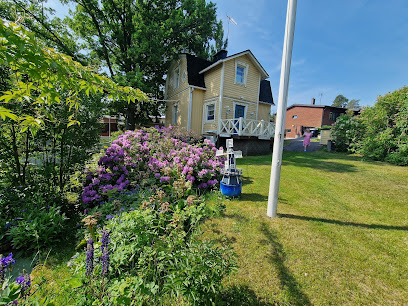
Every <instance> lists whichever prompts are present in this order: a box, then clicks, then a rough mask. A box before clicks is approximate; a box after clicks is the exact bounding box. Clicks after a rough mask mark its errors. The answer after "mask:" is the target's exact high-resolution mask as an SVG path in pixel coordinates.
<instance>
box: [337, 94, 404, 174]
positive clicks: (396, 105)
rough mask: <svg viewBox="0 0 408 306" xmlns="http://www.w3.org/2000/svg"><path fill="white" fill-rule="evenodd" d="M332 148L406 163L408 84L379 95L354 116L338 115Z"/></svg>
mask: <svg viewBox="0 0 408 306" xmlns="http://www.w3.org/2000/svg"><path fill="white" fill-rule="evenodd" d="M332 136H333V139H334V141H335V144H336V150H338V151H349V152H355V153H359V154H361V155H362V156H363V157H364V158H366V159H372V160H379V161H388V162H390V163H394V164H397V165H401V166H407V165H408V149H407V147H408V87H407V86H405V87H403V88H401V89H399V90H396V91H394V92H392V93H388V94H386V95H384V96H379V97H378V98H377V102H376V103H375V105H374V106H373V107H366V108H365V109H364V110H363V111H362V112H361V114H360V116H358V117H351V116H350V115H342V116H340V117H339V118H338V119H337V122H336V124H335V125H334V126H333V131H332Z"/></svg>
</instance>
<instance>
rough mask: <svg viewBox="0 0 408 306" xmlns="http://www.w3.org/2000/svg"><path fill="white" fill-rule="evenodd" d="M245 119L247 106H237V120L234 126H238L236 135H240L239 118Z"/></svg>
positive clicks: (235, 115) (235, 116)
mask: <svg viewBox="0 0 408 306" xmlns="http://www.w3.org/2000/svg"><path fill="white" fill-rule="evenodd" d="M241 117H242V118H245V106H244V105H235V114H234V118H235V119H236V120H235V121H234V124H235V126H236V129H235V131H234V134H238V129H239V121H238V119H239V118H241Z"/></svg>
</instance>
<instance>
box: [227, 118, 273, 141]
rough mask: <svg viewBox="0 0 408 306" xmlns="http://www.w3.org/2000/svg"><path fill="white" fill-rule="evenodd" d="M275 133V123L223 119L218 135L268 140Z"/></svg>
mask: <svg viewBox="0 0 408 306" xmlns="http://www.w3.org/2000/svg"><path fill="white" fill-rule="evenodd" d="M274 133H275V123H273V122H267V121H264V120H261V121H258V120H248V119H244V118H242V117H241V118H239V119H224V120H221V128H220V132H219V134H220V135H223V134H224V135H225V134H226V135H228V136H230V135H238V136H256V137H258V138H262V139H270V138H271V137H273V135H274Z"/></svg>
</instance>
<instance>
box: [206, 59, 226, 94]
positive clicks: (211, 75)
mask: <svg viewBox="0 0 408 306" xmlns="http://www.w3.org/2000/svg"><path fill="white" fill-rule="evenodd" d="M221 68H222V65H218V66H216V67H214V68H213V69H211V70H210V71H206V72H204V82H205V87H206V89H207V90H206V91H205V94H204V100H207V99H212V98H214V97H218V96H219V95H220V86H221Z"/></svg>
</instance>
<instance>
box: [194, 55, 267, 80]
mask: <svg viewBox="0 0 408 306" xmlns="http://www.w3.org/2000/svg"><path fill="white" fill-rule="evenodd" d="M242 55H248V57H249V58H250V59H251V61H252V62H253V64H254V65H255V66H256V67H257V68H258V70H259V71H260V72H261V75H262V79H266V78H268V77H269V75H268V73H267V72H266V70H265V69H264V68H263V67H262V65H261V64H260V63H259V61H258V60H257V59H256V57H255V56H254V55H253V54H252V52H251V50H246V51H242V52H239V53H236V54H233V55H230V56H227V57H226V58H223V59H220V60H218V61H216V62H215V63H213V64H211V65H209V66H208V67H206V68H204V69H202V70H201V71H200V72H199V73H200V74H203V73H204V72H206V71H208V70H210V69H212V68H214V67H215V66H218V65H219V64H221V63H223V62H226V61H229V60H232V59H234V58H237V57H239V56H242Z"/></svg>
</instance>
